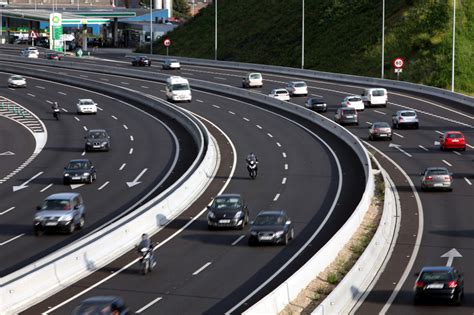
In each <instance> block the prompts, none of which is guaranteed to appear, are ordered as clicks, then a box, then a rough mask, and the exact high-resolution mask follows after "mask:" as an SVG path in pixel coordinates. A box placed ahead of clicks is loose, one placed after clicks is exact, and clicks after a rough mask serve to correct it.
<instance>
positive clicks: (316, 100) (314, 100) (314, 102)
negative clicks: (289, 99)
mask: <svg viewBox="0 0 474 315" xmlns="http://www.w3.org/2000/svg"><path fill="white" fill-rule="evenodd" d="M304 106H305V107H306V108H308V109H312V110H314V111H317V112H326V111H327V110H328V105H327V104H326V101H325V100H324V98H322V97H310V98H308V99H307V100H306V102H305V103H304Z"/></svg>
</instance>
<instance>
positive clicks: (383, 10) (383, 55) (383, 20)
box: [381, 0, 385, 79]
mask: <svg viewBox="0 0 474 315" xmlns="http://www.w3.org/2000/svg"><path fill="white" fill-rule="evenodd" d="M384 59H385V0H382V76H381V78H382V79H383V77H384V63H385V60H384Z"/></svg>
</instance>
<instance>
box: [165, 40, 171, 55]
mask: <svg viewBox="0 0 474 315" xmlns="http://www.w3.org/2000/svg"><path fill="white" fill-rule="evenodd" d="M163 45H165V46H166V56H167V57H168V48H169V47H170V46H171V39H169V38H168V37H166V38H165V39H164V40H163Z"/></svg>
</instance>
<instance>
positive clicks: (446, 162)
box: [442, 160, 453, 166]
mask: <svg viewBox="0 0 474 315" xmlns="http://www.w3.org/2000/svg"><path fill="white" fill-rule="evenodd" d="M442 161H443V163H444V164H446V165H447V166H453V165H452V164H451V163H449V162H448V161H446V160H442Z"/></svg>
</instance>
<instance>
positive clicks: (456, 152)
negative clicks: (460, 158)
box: [451, 151, 462, 155]
mask: <svg viewBox="0 0 474 315" xmlns="http://www.w3.org/2000/svg"><path fill="white" fill-rule="evenodd" d="M451 152H453V153H454V154H456V155H462V154H461V153H459V152H458V151H451Z"/></svg>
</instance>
